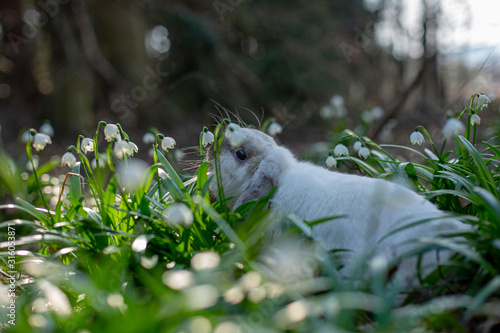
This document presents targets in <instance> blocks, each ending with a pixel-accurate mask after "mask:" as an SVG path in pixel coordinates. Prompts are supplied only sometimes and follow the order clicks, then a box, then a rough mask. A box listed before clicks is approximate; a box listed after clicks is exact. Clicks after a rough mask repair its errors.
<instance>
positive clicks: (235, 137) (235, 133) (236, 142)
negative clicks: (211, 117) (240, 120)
mask: <svg viewBox="0 0 500 333" xmlns="http://www.w3.org/2000/svg"><path fill="white" fill-rule="evenodd" d="M224 135H225V137H226V138H227V139H228V140H229V143H230V144H231V146H233V147H238V146H240V145H241V144H242V143H243V142H245V140H246V137H245V135H244V134H243V133H242V132H241V127H240V126H238V125H236V124H232V123H231V124H229V125H228V126H227V128H226V132H225V134H224Z"/></svg>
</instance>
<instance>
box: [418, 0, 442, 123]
mask: <svg viewBox="0 0 500 333" xmlns="http://www.w3.org/2000/svg"><path fill="white" fill-rule="evenodd" d="M423 6H424V17H423V38H422V46H423V49H424V51H423V57H424V59H425V60H424V63H425V69H424V71H425V72H424V77H423V80H422V96H421V98H420V99H419V100H420V101H421V103H420V104H421V111H422V112H423V113H424V114H428V115H429V114H437V113H443V112H445V111H446V110H443V107H444V105H446V101H445V96H444V89H443V84H442V78H441V77H440V75H439V72H438V51H437V29H438V18H437V17H438V14H439V10H440V1H439V0H423Z"/></svg>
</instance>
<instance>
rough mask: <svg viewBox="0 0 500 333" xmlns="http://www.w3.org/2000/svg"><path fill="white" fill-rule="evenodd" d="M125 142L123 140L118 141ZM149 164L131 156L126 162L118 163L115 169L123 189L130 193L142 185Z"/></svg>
mask: <svg viewBox="0 0 500 333" xmlns="http://www.w3.org/2000/svg"><path fill="white" fill-rule="evenodd" d="M120 142H125V141H120ZM148 167H149V165H148V164H147V163H146V162H144V161H142V160H139V159H136V158H132V159H130V160H129V161H127V162H126V163H121V164H119V165H118V167H117V169H116V171H117V173H118V176H119V177H120V178H119V179H120V185H121V186H122V187H123V188H124V189H125V191H127V192H129V193H132V192H134V191H135V190H136V189H137V188H138V187H140V186H142V184H143V182H144V179H145V178H146V175H147V170H148Z"/></svg>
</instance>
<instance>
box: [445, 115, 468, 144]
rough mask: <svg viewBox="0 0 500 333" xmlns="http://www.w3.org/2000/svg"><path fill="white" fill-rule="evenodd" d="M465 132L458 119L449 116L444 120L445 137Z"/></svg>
mask: <svg viewBox="0 0 500 333" xmlns="http://www.w3.org/2000/svg"><path fill="white" fill-rule="evenodd" d="M464 132H465V126H464V124H462V123H461V122H460V120H458V119H455V118H450V119H448V120H447V121H446V123H445V124H444V126H443V136H444V137H445V138H446V139H449V138H451V137H454V136H457V135H460V134H463V133H464Z"/></svg>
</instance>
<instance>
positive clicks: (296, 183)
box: [212, 129, 465, 281]
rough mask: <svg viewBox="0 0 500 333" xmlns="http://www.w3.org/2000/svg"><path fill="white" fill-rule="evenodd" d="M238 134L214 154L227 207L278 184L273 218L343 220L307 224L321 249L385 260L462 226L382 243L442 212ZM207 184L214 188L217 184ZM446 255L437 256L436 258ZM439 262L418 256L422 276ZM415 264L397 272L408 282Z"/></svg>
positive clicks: (439, 224) (253, 133)
mask: <svg viewBox="0 0 500 333" xmlns="http://www.w3.org/2000/svg"><path fill="white" fill-rule="evenodd" d="M241 131H243V133H244V134H245V137H246V141H245V142H244V143H243V144H242V145H241V146H240V147H236V148H233V147H231V146H230V145H229V144H227V143H225V144H223V147H222V149H221V156H220V166H221V169H220V171H221V179H222V185H223V189H224V193H225V196H226V197H234V199H232V200H231V201H229V205H230V206H231V208H233V209H234V208H237V207H238V206H239V205H240V204H242V203H244V202H247V201H249V200H254V199H258V198H260V197H262V196H264V195H266V194H268V192H269V191H270V190H271V189H272V188H273V187H275V186H276V187H277V190H276V192H275V194H274V196H273V198H272V203H271V208H272V209H273V210H275V211H276V212H277V213H285V214H290V213H291V214H295V215H297V216H298V217H299V218H301V219H303V220H305V221H314V220H319V219H323V218H327V217H332V216H338V215H345V217H342V218H338V219H334V220H332V221H328V222H324V223H321V224H318V225H316V226H314V227H313V237H314V238H315V239H316V240H318V241H319V242H321V243H322V244H323V245H324V246H325V247H326V248H327V249H346V250H350V251H351V253H354V254H382V255H384V256H385V257H386V258H387V259H388V260H393V259H395V258H397V257H398V256H399V255H401V254H402V253H404V252H405V251H408V250H411V249H413V248H415V247H416V246H417V245H418V243H417V242H416V241H414V240H415V239H417V238H421V237H429V236H435V235H437V234H439V233H442V232H457V231H460V230H463V229H465V225H464V224H463V223H461V222H458V221H455V220H452V219H446V218H443V219H439V220H434V221H432V222H429V223H422V224H419V225H417V226H414V227H410V228H408V229H405V230H403V231H400V232H397V233H395V234H393V235H391V236H389V237H387V238H385V239H383V240H382V241H380V240H381V239H382V238H383V237H384V236H386V235H387V234H388V233H390V232H391V231H394V230H395V229H397V228H399V227H401V226H403V225H407V224H410V223H413V222H416V221H419V220H422V219H424V218H426V217H438V216H443V215H444V214H443V213H442V212H440V211H439V210H438V209H437V208H436V207H435V206H434V205H433V204H432V203H430V202H429V201H427V200H426V199H424V198H423V197H421V196H420V195H418V194H416V193H414V192H412V191H411V190H408V189H406V188H405V187H403V186H400V185H397V184H394V183H391V182H388V181H384V180H381V179H373V178H368V177H363V176H357V175H350V174H344V173H339V172H333V171H330V170H328V169H325V168H323V167H320V166H317V165H313V164H311V163H307V162H300V161H298V160H297V159H295V157H294V156H293V155H292V153H291V152H290V151H289V150H287V149H286V148H283V147H280V146H278V145H277V144H276V143H275V141H274V140H273V139H272V138H271V137H270V136H268V135H266V134H265V133H262V132H260V131H257V130H252V129H241ZM240 148H241V149H243V150H244V151H245V152H246V153H247V155H248V158H247V159H246V160H245V161H241V160H239V159H238V158H237V157H236V156H235V151H237V150H238V149H240ZM214 183H215V182H214ZM212 185H214V186H213V187H212V190H214V189H215V188H216V185H215V184H212ZM449 255H450V253H440V259H441V261H443V259H446V258H448V257H449ZM437 258H438V257H437V256H436V253H428V254H427V255H426V256H424V258H423V261H422V262H423V265H424V266H425V265H428V266H429V267H428V269H427V270H424V272H429V270H430V269H433V268H435V267H436V265H437V264H438V259H437ZM415 263H416V260H415V259H412V260H410V261H407V262H404V263H402V264H401V265H400V266H399V275H401V277H402V278H403V279H405V280H407V281H408V280H411V279H412V278H413V277H414V275H415ZM348 264H349V258H348V259H347V261H346V265H347V266H348Z"/></svg>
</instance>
